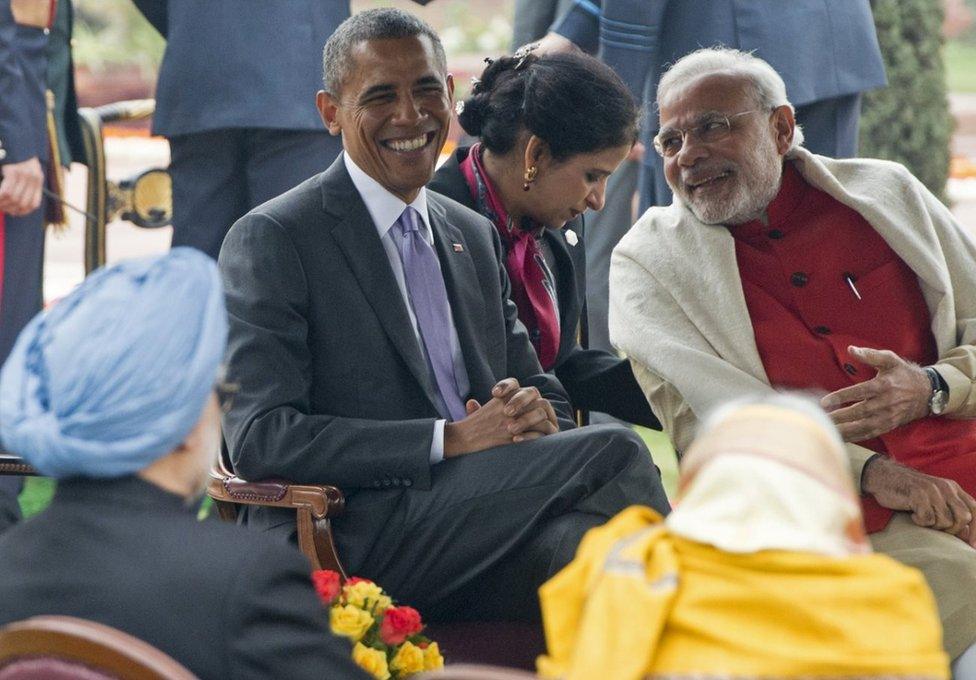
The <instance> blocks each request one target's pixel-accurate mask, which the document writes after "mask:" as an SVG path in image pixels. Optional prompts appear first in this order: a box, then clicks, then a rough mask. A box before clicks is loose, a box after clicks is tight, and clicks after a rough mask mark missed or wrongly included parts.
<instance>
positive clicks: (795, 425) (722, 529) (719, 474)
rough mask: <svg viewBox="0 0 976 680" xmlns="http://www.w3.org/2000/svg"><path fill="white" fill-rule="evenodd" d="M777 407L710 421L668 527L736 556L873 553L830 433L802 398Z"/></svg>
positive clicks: (685, 463) (734, 411)
mask: <svg viewBox="0 0 976 680" xmlns="http://www.w3.org/2000/svg"><path fill="white" fill-rule="evenodd" d="M776 401H777V402H779V405H776V403H775V402H774V403H769V404H756V403H745V404H742V405H738V406H736V405H732V406H730V407H726V408H724V409H721V410H720V411H719V412H718V413H716V414H715V416H713V417H712V418H710V419H709V420H708V421H707V422H706V426H705V428H704V431H703V433H702V435H701V436H700V437H698V438H697V439H696V440H695V442H694V443H693V444H692V446H691V447H690V448H689V449H688V453H687V455H685V457H684V459H683V460H682V461H681V479H680V485H679V490H678V498H677V501H676V503H675V510H674V512H672V514H671V515H669V516H668V518H667V520H666V523H667V526H668V529H670V530H671V531H672V532H673V533H674V534H677V535H679V536H683V537H685V538H687V539H690V540H692V541H697V542H699V543H707V544H708V545H712V546H715V547H716V548H720V549H721V550H724V551H727V552H731V553H754V552H759V551H760V550H791V551H797V552H810V553H817V554H821V555H834V556H841V555H852V554H863V553H867V552H870V550H871V547H870V544H869V543H868V540H867V536H866V534H865V531H864V525H863V522H862V520H861V510H860V505H859V504H858V499H857V496H856V495H855V493H854V487H853V485H852V484H851V479H850V474H849V471H848V463H847V458H846V455H845V453H844V449H843V445H842V443H841V440H840V438H839V437H838V436H837V434H836V431H835V430H834V429H833V426H831V425H830V424H829V423H827V422H825V421H826V419H825V417H820V418H818V417H817V415H815V412H814V413H809V412H805V411H806V409H807V408H809V407H807V406H806V402H805V401H801V400H800V399H799V398H797V397H779V398H778V399H777V400H776ZM797 407H799V408H797Z"/></svg>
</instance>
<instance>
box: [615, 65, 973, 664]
mask: <svg viewBox="0 0 976 680" xmlns="http://www.w3.org/2000/svg"><path fill="white" fill-rule="evenodd" d="M657 97H658V107H659V111H660V119H661V120H660V125H661V127H660V132H659V134H658V135H657V137H656V138H655V148H656V149H657V152H658V153H660V154H661V156H663V159H664V168H665V173H666V176H667V179H668V183H669V184H670V186H671V188H672V190H673V191H674V195H675V200H674V203H673V204H672V205H671V206H669V207H666V208H665V207H658V208H652V209H651V210H649V211H648V212H647V213H646V214H645V215H644V216H643V217H642V218H641V219H640V220H639V221H638V222H637V224H636V225H635V226H634V228H633V229H632V230H631V231H630V232H629V233H628V235H627V236H626V237H625V238H624V240H622V241H621V242H620V245H619V246H618V247H617V249H616V250H615V251H614V255H613V261H612V265H611V277H610V282H611V289H610V303H611V304H610V334H611V339H612V341H613V342H614V344H615V345H616V346H617V347H618V348H619V349H620V350H622V351H624V352H625V353H626V354H627V355H628V356H629V357H630V359H631V361H632V362H633V363H634V366H635V374H636V375H637V378H638V381H639V382H640V383H641V385H642V387H643V389H644V391H645V394H646V395H647V397H648V399H649V401H650V403H651V406H652V408H653V410H654V412H655V414H656V415H657V416H658V417H659V418H660V419H661V422H662V423H663V424H664V426H665V429H666V430H667V431H668V432H669V434H670V436H671V438H672V441H673V442H674V444H675V446H676V448H677V449H678V450H679V451H680V450H682V449H683V448H684V447H685V446H687V444H688V442H689V441H690V440H691V437H692V435H693V432H694V427H695V424H696V423H697V421H698V420H699V419H700V418H701V417H702V416H703V415H704V414H706V413H707V412H708V411H709V410H711V409H713V408H714V407H715V406H716V405H718V404H719V403H721V402H722V401H723V400H725V399H728V398H729V397H732V396H736V395H743V394H747V393H762V392H769V391H770V390H773V389H791V390H796V389H800V390H808V391H814V392H816V393H818V394H819V395H821V396H822V401H821V404H822V405H823V407H824V408H825V409H826V410H827V411H828V412H829V413H830V414H831V417H832V418H833V420H834V422H835V423H836V424H837V426H838V429H839V431H840V433H841V434H842V436H843V437H844V439H845V440H846V441H847V442H848V444H847V449H848V453H849V457H850V460H851V464H852V468H853V472H854V474H855V481H856V483H857V484H858V485H859V488H860V490H861V491H862V494H863V496H862V500H863V508H864V516H865V523H866V525H867V529H868V531H869V532H870V533H871V538H872V543H873V545H874V547H875V549H876V550H879V551H882V552H885V553H888V554H890V555H892V556H893V557H895V558H896V559H899V560H901V561H903V562H905V563H906V564H909V565H912V566H915V567H918V568H919V569H921V570H922V571H923V572H924V573H925V575H926V577H927V579H928V581H929V584H930V586H931V587H932V589H933V591H934V593H935V596H936V599H937V600H938V603H939V609H940V614H941V617H942V622H943V627H944V643H945V646H946V649H947V651H948V652H949V653H950V655H951V656H952V657H953V658H955V659H958V657H960V655H962V654H963V653H964V652H965V650H967V649H968V648H970V646H971V645H973V643H974V641H976V551H974V550H973V548H972V547H971V546H973V545H976V500H974V498H973V496H974V495H976V420H974V418H976V347H974V344H976V242H974V239H973V235H972V234H971V233H970V232H967V231H966V230H965V229H964V228H963V227H961V226H960V225H959V224H958V223H957V222H956V221H955V220H954V219H953V217H952V215H951V214H950V213H949V211H948V210H947V209H946V208H945V206H943V205H942V204H941V203H940V202H939V201H938V200H937V199H936V198H935V197H934V196H933V195H932V194H931V193H929V191H928V190H926V189H925V187H924V186H922V184H921V183H920V182H919V181H918V180H916V179H915V178H914V177H912V176H911V174H910V173H909V172H908V171H907V170H906V169H905V168H903V167H902V166H900V165H897V164H895V163H889V162H885V161H877V160H866V159H850V160H834V159H830V158H825V157H822V156H816V155H813V154H811V153H810V152H808V151H807V150H806V149H804V148H803V147H802V141H803V136H802V132H801V130H800V129H799V127H797V126H796V124H795V121H794V116H793V106H792V105H791V104H790V103H789V101H788V100H787V99H786V90H785V87H784V85H783V81H782V79H781V78H780V77H779V75H778V74H777V73H776V72H775V71H774V70H773V69H772V68H771V67H770V66H769V65H768V64H767V63H766V62H764V61H762V60H761V59H758V58H756V57H754V56H752V55H750V54H746V53H744V52H739V51H737V50H730V49H705V50H699V51H697V52H695V53H692V54H691V55H688V56H687V57H685V58H683V59H681V60H679V61H678V62H676V63H675V65H674V66H673V67H672V68H671V70H670V71H669V72H668V73H667V74H666V75H665V76H664V77H663V78H662V79H661V82H660V86H659V89H658V94H657ZM973 657H974V658H973V659H972V661H973V662H974V663H976V652H974V653H973Z"/></svg>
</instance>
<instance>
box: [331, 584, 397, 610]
mask: <svg viewBox="0 0 976 680" xmlns="http://www.w3.org/2000/svg"><path fill="white" fill-rule="evenodd" d="M342 593H343V595H345V596H346V602H347V603H348V604H351V605H354V606H356V607H359V608H360V609H368V610H370V611H373V612H375V613H377V614H382V613H383V612H385V611H386V610H387V609H389V608H390V607H391V606H393V601H392V600H391V599H390V598H389V597H388V596H386V595H384V594H383V589H382V588H380V587H379V586H378V585H376V584H375V583H373V582H372V581H356V582H355V583H353V584H352V585H347V586H345V587H344V588H343V589H342Z"/></svg>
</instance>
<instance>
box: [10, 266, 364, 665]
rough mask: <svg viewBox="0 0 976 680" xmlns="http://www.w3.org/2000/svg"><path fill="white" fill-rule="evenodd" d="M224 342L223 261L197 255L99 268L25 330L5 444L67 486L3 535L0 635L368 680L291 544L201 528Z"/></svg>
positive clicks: (221, 527)
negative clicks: (44, 633)
mask: <svg viewBox="0 0 976 680" xmlns="http://www.w3.org/2000/svg"><path fill="white" fill-rule="evenodd" d="M226 341H227V312H226V309H225V308H224V293H223V289H222V287H221V284H220V279H219V276H218V274H217V267H216V265H215V264H214V263H213V261H212V260H210V259H209V258H207V257H206V256H205V255H203V254H202V253H200V252H199V251H196V250H193V249H190V248H176V249H174V250H172V251H171V252H170V253H169V254H167V255H164V256H162V257H155V258H147V259H141V260H131V261H127V262H123V263H121V264H117V265H114V266H112V267H109V268H105V269H102V270H100V271H98V272H96V273H94V274H93V275H91V276H90V277H88V279H86V280H85V282H84V283H83V284H82V285H81V286H79V287H78V288H77V289H76V290H75V291H74V292H73V293H71V294H70V295H69V296H68V297H66V298H65V299H64V300H62V301H61V302H60V303H58V304H57V305H56V306H55V307H54V308H53V309H51V310H50V311H49V312H47V313H41V314H40V315H38V316H37V317H35V318H34V320H33V321H31V323H30V324H29V325H28V326H27V327H26V328H25V329H24V331H23V332H22V333H21V334H20V336H19V337H18V339H17V343H16V345H15V346H14V349H13V352H12V354H11V355H10V358H9V359H8V360H7V362H6V364H5V365H4V367H3V370H2V372H0V437H2V438H3V441H4V444H5V446H6V447H7V448H9V449H10V450H11V451H13V452H14V453H17V454H19V455H21V456H23V457H24V458H25V459H26V460H27V461H29V462H30V463H31V464H32V465H34V466H35V467H36V468H37V469H38V470H39V471H40V472H41V473H42V474H45V475H48V476H51V477H54V478H56V479H58V490H57V492H56V494H55V497H54V500H53V502H52V503H51V505H50V507H49V508H48V509H47V510H45V511H44V512H42V513H41V514H39V515H37V516H36V517H33V518H31V519H29V520H27V521H26V522H23V523H21V524H20V525H18V526H15V527H13V528H11V529H10V530H8V531H6V532H5V533H4V534H3V535H2V536H0V573H2V574H3V579H2V581H0V602H3V606H2V607H0V624H6V623H9V622H12V621H17V620H21V619H25V618H28V617H31V616H36V615H41V614H62V615H69V616H77V617H81V618H85V619H90V620H93V621H97V622H100V623H103V624H106V625H109V626H113V627H115V628H118V629H120V630H123V631H125V632H127V633H129V634H131V635H134V636H136V637H138V638H141V639H142V640H145V641H146V642H148V643H150V644H152V645H154V646H155V647H157V648H159V649H160V650H162V651H163V652H165V653H167V654H169V655H170V656H172V657H173V658H175V659H176V660H178V661H180V662H181V663H183V664H184V665H185V666H187V668H189V670H191V671H192V672H193V673H194V674H195V675H197V676H198V677H200V678H267V677H287V678H313V677H315V678H320V677H329V678H360V677H364V676H363V674H362V673H361V672H360V671H359V670H358V669H357V668H356V666H355V665H354V664H353V663H352V661H351V659H350V651H349V649H348V648H346V646H345V645H344V644H343V643H342V642H340V641H339V640H338V639H337V638H334V637H332V635H331V634H330V632H329V628H328V620H327V613H326V612H325V610H324V609H323V608H322V607H321V605H320V604H319V603H318V599H317V597H316V595H315V593H314V591H313V589H312V586H311V583H310V581H309V577H308V571H309V565H308V563H307V562H306V561H305V560H304V559H303V558H302V557H301V556H300V555H299V554H298V553H297V552H296V551H294V549H292V548H290V547H288V546H286V545H283V544H281V543H277V542H275V541H273V540H271V539H269V538H268V537H267V536H262V535H257V534H252V533H249V532H247V531H246V530H244V529H241V528H239V527H236V526H233V525H226V524H222V523H217V522H204V523H200V522H198V521H197V520H196V518H195V517H194V514H193V508H194V506H195V503H193V501H194V500H195V499H197V498H199V496H200V493H201V490H202V488H203V484H204V482H205V481H206V478H207V471H208V469H209V467H210V465H211V464H212V463H213V460H214V455H215V452H216V451H217V447H218V446H219V443H220V429H219V415H220V414H219V411H220V409H219V407H218V403H217V397H216V393H215V382H216V381H217V376H218V370H219V367H220V362H221V359H222V356H223V353H224V348H225V345H226Z"/></svg>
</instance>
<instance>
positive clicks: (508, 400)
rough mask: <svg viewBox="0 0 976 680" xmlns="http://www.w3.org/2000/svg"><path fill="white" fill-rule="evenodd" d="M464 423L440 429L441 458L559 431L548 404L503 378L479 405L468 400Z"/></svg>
mask: <svg viewBox="0 0 976 680" xmlns="http://www.w3.org/2000/svg"><path fill="white" fill-rule="evenodd" d="M465 407H466V409H467V412H468V416H467V417H466V418H465V419H464V420H459V421H457V422H454V423H447V425H445V427H444V457H445V458H453V457H454V456H461V455H464V454H467V453H475V452H476V451H484V450H485V449H490V448H493V447H495V446H503V445H505V444H513V443H518V442H524V441H531V440H533V439H538V438H539V437H544V436H545V435H547V434H553V433H555V432H558V431H559V425H558V423H557V421H556V412H555V410H554V409H553V408H552V404H550V403H549V400H548V399H545V398H544V397H543V396H542V395H541V394H539V390H537V389H536V388H535V387H522V386H520V385H519V383H518V380H516V379H515V378H505V379H504V380H501V381H499V382H498V384H497V385H495V386H494V387H493V388H492V390H491V399H489V400H488V401H487V402H485V403H484V404H479V403H478V401H477V400H475V399H469V400H468V402H467V404H466V405H465Z"/></svg>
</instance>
